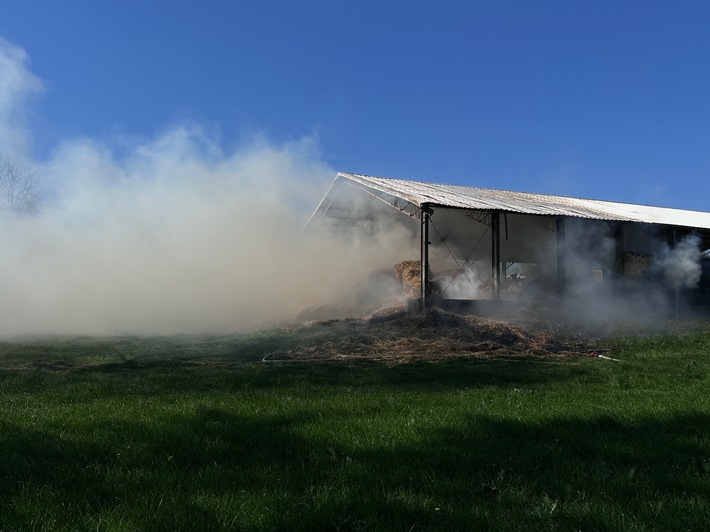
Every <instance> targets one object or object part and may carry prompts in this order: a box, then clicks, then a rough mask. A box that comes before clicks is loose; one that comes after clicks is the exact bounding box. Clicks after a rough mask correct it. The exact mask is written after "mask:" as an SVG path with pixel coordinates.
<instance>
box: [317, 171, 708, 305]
mask: <svg viewBox="0 0 710 532" xmlns="http://www.w3.org/2000/svg"><path fill="white" fill-rule="evenodd" d="M395 227H396V228H398V229H399V230H400V232H399V233H398V234H402V233H401V231H402V230H404V231H406V232H407V233H408V234H409V235H410V236H411V239H412V241H413V242H417V243H418V245H416V247H415V246H412V249H411V254H410V255H409V256H406V257H402V261H403V262H402V264H405V263H406V266H408V267H409V269H410V270H412V269H414V270H415V273H416V274H415V275H409V283H408V286H407V283H406V282H405V283H404V284H405V286H404V287H403V290H404V291H405V292H407V293H408V296H409V304H410V306H412V307H414V308H418V309H420V310H422V311H426V309H427V308H430V307H431V306H437V307H441V308H445V309H448V310H454V311H458V312H466V313H476V314H483V315H501V314H508V313H511V312H515V311H518V310H520V309H521V308H531V307H533V306H535V305H537V307H540V306H541V305H547V306H548V307H550V308H556V309H558V310H560V311H562V312H574V313H579V314H591V315H595V314H596V315H599V316H605V315H609V314H610V313H616V314H621V317H624V316H626V317H631V316H642V315H643V316H648V315H659V316H667V315H668V316H676V317H681V316H696V315H698V314H707V313H708V309H710V257H709V255H710V252H709V251H708V250H710V213H702V212H696V211H682V210H678V209H668V208H662V207H648V206H641V205H631V204H624V203H613V202H605V201H599V200H584V199H578V198H567V197H562V196H550V195H543V194H527V193H518V192H511V191H500V190H490V189H479V188H473V187H461V186H451V185H437V184H432V183H420V182H414V181H403V180H392V179H384V178H375V177H371V176H362V175H358V174H346V173H340V174H338V175H337V177H336V178H335V180H334V181H333V183H332V185H331V187H330V189H329V190H328V192H327V193H326V194H325V196H324V197H323V199H322V201H321V202H320V204H319V205H318V207H317V209H316V210H315V212H314V213H313V215H312V216H311V218H310V220H309V221H308V224H307V225H306V228H305V230H306V231H325V232H327V233H330V234H335V235H339V236H340V237H342V238H373V237H375V235H377V234H381V233H383V232H387V231H391V230H392V229H393V228H395ZM393 267H394V268H395V270H394V274H393V275H395V276H396V277H397V276H398V277H399V279H398V280H399V281H400V282H402V274H401V270H402V265H399V274H398V270H397V265H393Z"/></svg>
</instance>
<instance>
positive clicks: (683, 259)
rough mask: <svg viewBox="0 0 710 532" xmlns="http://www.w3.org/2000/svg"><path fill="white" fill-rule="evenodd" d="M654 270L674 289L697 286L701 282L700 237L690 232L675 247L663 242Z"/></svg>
mask: <svg viewBox="0 0 710 532" xmlns="http://www.w3.org/2000/svg"><path fill="white" fill-rule="evenodd" d="M654 270H655V271H657V272H658V273H659V274H660V275H661V276H662V277H663V280H664V282H665V283H666V284H667V285H668V286H669V287H670V288H672V289H673V290H684V289H686V290H687V289H692V288H695V287H696V286H697V285H698V283H699V282H700V277H701V275H702V272H703V270H702V267H701V265H700V237H698V236H697V235H694V234H690V235H688V236H686V237H685V238H683V239H682V240H681V241H680V242H678V243H677V244H676V245H675V246H674V247H670V246H669V245H668V244H665V243H664V244H663V245H661V246H660V249H659V251H658V253H657V256H656V259H655V261H654Z"/></svg>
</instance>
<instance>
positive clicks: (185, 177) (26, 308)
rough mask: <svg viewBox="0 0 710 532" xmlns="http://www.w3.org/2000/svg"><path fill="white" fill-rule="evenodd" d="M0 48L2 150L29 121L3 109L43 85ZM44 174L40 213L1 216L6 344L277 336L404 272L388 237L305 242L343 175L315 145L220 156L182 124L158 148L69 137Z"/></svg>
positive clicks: (264, 145)
mask: <svg viewBox="0 0 710 532" xmlns="http://www.w3.org/2000/svg"><path fill="white" fill-rule="evenodd" d="M0 50H1V51H0V54H1V55H2V59H0V80H3V81H2V84H0V102H2V103H1V104H0V139H3V140H5V139H9V140H7V142H10V141H12V142H10V144H12V143H14V144H12V145H13V146H15V147H16V149H21V148H23V149H24V148H25V147H26V146H23V142H24V143H26V142H27V141H28V139H29V135H28V133H27V130H26V128H25V125H26V123H25V122H24V121H23V120H22V119H21V118H22V116H23V112H22V109H19V110H17V111H13V110H12V109H11V107H12V105H10V104H9V103H7V102H10V101H14V102H18V101H19V102H23V101H25V100H26V96H27V95H28V94H29V93H31V92H33V91H35V90H36V89H37V88H38V87H39V86H40V85H41V84H40V82H39V81H38V80H37V78H36V77H34V76H33V75H32V74H31V73H29V72H28V71H27V69H26V63H27V57H26V55H25V54H24V53H23V52H22V51H21V50H19V49H17V48H13V47H12V46H11V45H9V44H8V43H6V42H3V43H2V46H1V47H0ZM6 74H8V75H9V76H10V77H13V79H14V80H15V81H7V80H8V79H9V77H8V76H6ZM13 99H14V100H13ZM119 154H120V155H119ZM36 166H37V167H38V169H39V172H40V174H41V175H42V177H43V180H44V181H45V182H48V183H52V193H51V194H50V195H49V197H48V198H47V200H46V202H45V205H44V206H43V207H42V209H41V210H40V212H39V213H38V214H37V215H36V216H31V217H30V216H24V217H16V216H11V215H10V214H9V213H2V214H0V227H2V230H0V323H1V324H2V329H1V330H0V334H18V333H50V332H51V333H54V332H62V333H121V332H126V333H175V332H181V333H200V332H231V331H239V330H245V329H250V328H254V327H259V326H264V325H267V324H268V325H273V324H274V323H279V322H281V321H282V320H288V319H291V318H293V317H294V316H296V314H298V312H299V310H301V309H302V308H303V307H305V306H309V305H323V304H327V303H330V302H332V301H333V300H338V299H340V300H342V299H343V298H347V297H348V295H349V294H350V290H351V289H352V288H353V287H354V286H356V285H357V284H358V283H360V282H362V280H363V279H366V278H367V274H368V273H369V271H371V269H373V268H374V267H377V266H378V264H379V265H386V264H388V263H389V265H392V264H394V263H395V262H397V260H398V259H399V253H400V251H398V250H397V246H392V245H390V242H388V241H386V240H383V239H381V238H374V239H370V240H368V241H366V242H359V243H358V242H350V243H348V244H344V243H340V242H337V241H328V240H326V239H324V238H320V239H317V240H315V239H311V240H309V239H303V240H300V241H299V240H298V234H299V232H300V230H301V228H302V226H303V224H304V222H305V220H306V219H307V217H308V214H310V212H309V211H308V209H313V208H314V207H315V205H316V204H317V201H318V200H319V199H320V196H321V195H322V193H323V192H324V191H325V189H326V185H327V183H328V181H329V180H330V179H332V177H333V176H334V174H335V172H334V170H333V169H331V168H330V167H329V166H328V165H327V164H325V163H324V162H323V160H322V158H321V156H320V153H319V150H318V145H317V141H316V140H315V139H314V138H312V137H308V136H306V137H304V138H301V139H299V140H295V141H292V142H286V143H283V144H278V145H277V144H274V143H271V142H268V141H266V140H264V139H263V138H258V137H257V138H254V139H252V140H251V141H248V142H245V143H243V144H242V145H240V146H238V147H236V148H234V149H231V150H225V149H224V148H223V147H222V146H221V145H220V144H219V143H218V142H217V141H216V140H215V138H214V136H212V135H210V134H208V133H207V132H206V131H205V130H204V129H203V128H201V127H200V126H199V125H195V124H181V125H176V126H174V127H171V128H168V129H166V130H165V131H164V132H162V133H161V134H159V135H156V136H155V137H154V138H151V139H130V138H125V137H122V138H111V139H108V140H102V141H98V140H96V139H89V138H79V139H67V140H64V141H63V142H62V143H60V145H58V146H57V147H56V148H55V149H54V151H53V152H52V156H51V157H50V158H49V160H47V161H45V162H43V163H36ZM404 240H405V239H402V238H399V241H400V242H404ZM373 258H374V260H373Z"/></svg>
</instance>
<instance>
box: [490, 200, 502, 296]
mask: <svg viewBox="0 0 710 532" xmlns="http://www.w3.org/2000/svg"><path fill="white" fill-rule="evenodd" d="M491 277H492V280H493V283H492V291H493V294H492V295H493V299H494V300H496V301H499V300H500V212H498V211H493V212H492V213H491Z"/></svg>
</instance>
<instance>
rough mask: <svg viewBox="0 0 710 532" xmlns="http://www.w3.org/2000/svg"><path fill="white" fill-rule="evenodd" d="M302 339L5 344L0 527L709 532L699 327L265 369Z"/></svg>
mask: <svg viewBox="0 0 710 532" xmlns="http://www.w3.org/2000/svg"><path fill="white" fill-rule="evenodd" d="M289 334H291V333H283V332H280V331H270V332H265V333H259V334H254V335H244V336H230V337H223V338H188V337H184V338H181V337H173V338H154V339H136V338H116V339H90V338H83V339H69V338H52V339H40V340H23V341H15V342H9V341H5V342H2V343H0V367H1V368H3V369H1V370H0V401H2V403H1V404H2V410H1V412H2V414H1V415H0V530H3V531H6V530H7V531H9V530H33V531H34V530H61V529H66V530H89V529H91V530H97V529H98V530H181V529H183V530H299V529H300V530H402V531H405V532H406V531H409V530H462V529H472V530H570V531H571V530H706V529H707V528H708V526H709V524H710V462H709V461H708V460H709V459H710V395H709V392H710V352H709V351H710V332H708V329H707V328H706V329H704V330H694V332H688V333H684V334H682V333H679V334H676V335H674V336H669V335H660V334H659V335H644V336H638V335H637V336H628V337H625V338H622V339H615V340H609V341H608V344H607V347H609V348H611V350H612V351H611V352H610V353H609V356H612V357H614V358H617V359H619V360H620V362H615V361H609V360H603V359H599V358H591V357H571V358H567V359H563V360H555V361H551V363H546V362H542V361H540V360H539V359H538V360H532V359H525V358H516V359H510V360H480V359H452V360H449V361H437V362H429V363H427V362H418V363H407V364H400V365H394V366H387V365H384V364H381V363H376V362H357V363H332V362H321V363H304V362H287V361H283V362H271V363H264V362H261V358H262V357H263V355H265V354H267V353H270V352H273V351H274V350H278V349H282V348H283V345H284V343H288V342H295V341H299V339H298V338H294V337H293V335H291V336H289ZM293 334H295V333H293ZM304 341H314V340H313V339H312V338H310V339H307V340H304Z"/></svg>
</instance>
